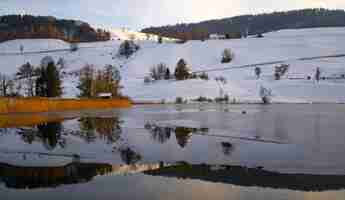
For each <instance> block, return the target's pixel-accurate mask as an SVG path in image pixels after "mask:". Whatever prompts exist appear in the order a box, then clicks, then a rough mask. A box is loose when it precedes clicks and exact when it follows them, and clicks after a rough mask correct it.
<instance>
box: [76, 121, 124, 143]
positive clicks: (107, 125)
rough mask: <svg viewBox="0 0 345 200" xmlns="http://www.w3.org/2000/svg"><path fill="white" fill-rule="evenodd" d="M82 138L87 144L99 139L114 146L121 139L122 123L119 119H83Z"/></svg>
mask: <svg viewBox="0 0 345 200" xmlns="http://www.w3.org/2000/svg"><path fill="white" fill-rule="evenodd" d="M79 122H80V130H81V132H82V133H81V134H82V136H83V137H84V138H85V140H86V142H87V143H92V142H94V141H95V139H96V138H97V137H99V138H101V139H103V140H105V141H106V142H107V143H108V144H113V143H115V142H116V141H118V140H119V139H120V136H121V133H122V129H121V126H120V124H121V121H120V120H119V119H118V118H117V117H109V118H100V117H94V118H91V117H83V118H81V119H80V120H79Z"/></svg>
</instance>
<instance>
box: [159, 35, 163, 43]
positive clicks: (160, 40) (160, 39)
mask: <svg viewBox="0 0 345 200" xmlns="http://www.w3.org/2000/svg"><path fill="white" fill-rule="evenodd" d="M162 43H163V38H162V36H158V44H162Z"/></svg>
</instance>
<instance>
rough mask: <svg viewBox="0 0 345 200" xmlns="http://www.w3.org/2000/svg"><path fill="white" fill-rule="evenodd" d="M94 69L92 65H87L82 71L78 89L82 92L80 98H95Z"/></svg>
mask: <svg viewBox="0 0 345 200" xmlns="http://www.w3.org/2000/svg"><path fill="white" fill-rule="evenodd" d="M93 81H94V69H93V66H92V65H86V66H84V67H83V69H82V70H81V71H80V75H79V84H78V86H77V88H78V89H79V90H80V95H79V97H87V98H91V97H94V94H93V89H92V88H93Z"/></svg>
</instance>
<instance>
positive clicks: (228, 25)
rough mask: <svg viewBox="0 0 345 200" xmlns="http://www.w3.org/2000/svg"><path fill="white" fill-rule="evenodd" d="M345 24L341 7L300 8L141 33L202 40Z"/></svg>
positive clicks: (174, 26) (153, 28)
mask: <svg viewBox="0 0 345 200" xmlns="http://www.w3.org/2000/svg"><path fill="white" fill-rule="evenodd" d="M342 26H345V11H344V10H327V9H304V10H294V11H288V12H274V13H269V14H259V15H242V16H236V17H231V18H225V19H219V20H210V21H203V22H200V23H192V24H177V25H172V26H162V27H150V28H146V29H143V30H142V32H145V33H153V34H159V35H163V36H166V37H172V38H180V39H185V40H190V39H202V37H206V36H207V35H208V34H213V33H218V34H226V33H229V34H231V33H241V34H242V36H245V35H247V34H249V35H254V34H258V33H266V32H270V31H276V30H281V29H299V28H315V27H342Z"/></svg>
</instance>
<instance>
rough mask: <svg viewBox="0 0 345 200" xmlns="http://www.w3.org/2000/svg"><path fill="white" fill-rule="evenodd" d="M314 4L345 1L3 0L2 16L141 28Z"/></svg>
mask: <svg viewBox="0 0 345 200" xmlns="http://www.w3.org/2000/svg"><path fill="white" fill-rule="evenodd" d="M312 7H314V8H315V7H316V8H320V7H323V8H331V9H345V0H0V15H4V14H33V15H51V16H56V17H58V18H71V19H80V20H83V21H87V22H89V23H90V24H92V25H95V26H99V27H107V28H110V27H114V28H120V27H127V28H132V29H141V28H144V27H147V26H158V25H166V24H176V23H181V22H198V21H202V20H207V19H215V18H224V17H231V16H235V15H240V14H256V13H262V12H271V11H282V10H291V9H301V8H312Z"/></svg>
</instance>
